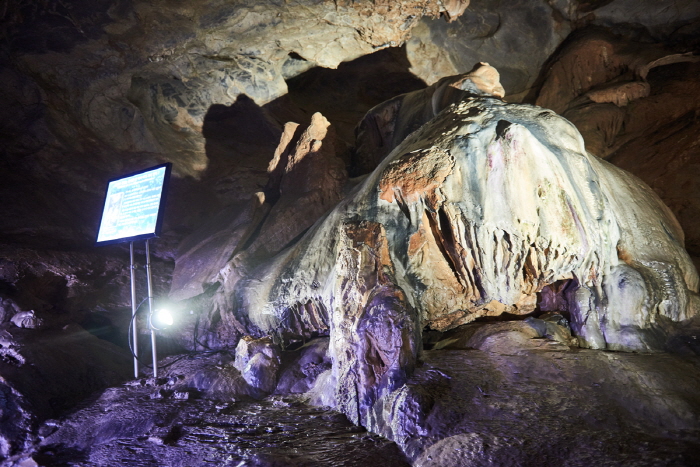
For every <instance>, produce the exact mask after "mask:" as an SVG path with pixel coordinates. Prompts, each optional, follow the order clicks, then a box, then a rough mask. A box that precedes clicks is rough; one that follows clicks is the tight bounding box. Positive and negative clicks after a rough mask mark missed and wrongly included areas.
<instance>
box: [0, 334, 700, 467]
mask: <svg viewBox="0 0 700 467" xmlns="http://www.w3.org/2000/svg"><path fill="white" fill-rule="evenodd" d="M542 322H544V321H542V320H526V321H500V322H492V323H479V324H475V325H467V326H464V327H461V328H459V329H457V330H455V331H452V332H449V333H446V334H439V335H438V334H433V335H432V336H426V346H427V347H428V348H429V349H430V350H425V351H424V352H423V356H422V363H421V364H420V366H419V367H418V368H417V370H416V372H415V374H414V375H413V377H412V378H411V379H410V380H409V382H408V383H407V384H406V385H405V386H404V387H403V388H402V389H401V390H400V391H399V392H400V394H401V397H393V396H388V397H386V399H385V401H386V402H388V403H390V404H391V405H392V408H391V409H390V410H393V412H394V413H393V421H392V423H391V426H390V427H388V431H387V427H385V431H387V432H391V433H392V436H393V438H394V439H395V440H396V443H393V442H391V441H389V440H387V439H385V438H382V437H380V436H378V435H374V434H370V433H368V432H366V431H365V430H364V428H361V427H356V426H355V425H353V424H351V423H350V422H349V421H348V420H347V418H346V417H345V416H344V415H342V414H340V413H338V412H336V411H334V410H332V409H330V408H329V407H322V406H315V407H314V406H310V405H308V402H309V401H313V400H314V397H317V396H318V391H319V390H322V389H323V388H322V387H321V388H319V387H318V386H317V387H316V389H315V391H314V390H313V389H312V390H311V391H307V392H306V393H302V392H300V391H302V390H305V389H307V388H308V386H309V384H308V381H307V383H306V384H305V383H304V381H305V380H307V379H309V378H310V379H311V380H316V381H320V382H322V380H323V378H321V377H319V376H320V375H322V374H323V371H325V369H326V368H327V367H326V366H324V365H323V362H322V360H319V359H318V358H317V357H318V356H319V355H322V353H323V349H324V348H326V347H327V339H321V340H319V341H314V342H311V343H309V344H308V345H307V346H305V347H303V348H301V349H299V350H296V351H287V352H284V353H283V354H282V355H281V362H282V365H281V367H280V368H279V369H278V370H277V374H278V375H279V377H278V381H277V386H276V390H275V392H276V393H280V392H285V393H289V392H297V394H296V395H294V394H287V395H281V394H278V395H271V396H266V397H265V396H264V394H263V393H261V392H256V389H255V388H253V387H252V386H251V384H249V383H246V381H249V380H251V378H250V377H251V374H250V372H249V371H246V370H245V369H244V370H243V371H238V370H237V369H236V365H237V363H236V357H235V356H234V355H233V354H229V353H228V352H216V353H202V354H199V355H195V356H193V355H190V356H178V357H169V358H168V359H166V360H165V361H164V362H163V363H164V365H167V366H166V367H165V368H163V370H162V376H161V377H159V378H157V379H154V378H148V377H144V378H140V379H136V380H132V381H130V382H127V383H126V384H123V385H121V386H117V387H113V388H111V389H107V390H106V391H104V392H102V393H98V394H96V395H95V396H94V397H93V398H91V399H89V400H87V401H85V402H84V403H82V404H81V405H80V407H79V408H78V409H76V410H74V411H72V412H71V413H69V414H68V415H66V416H64V417H61V418H58V419H51V420H48V421H47V422H46V423H44V424H43V425H42V426H41V427H40V428H39V430H38V433H39V436H38V437H37V438H36V439H35V441H34V444H33V445H31V446H28V448H27V449H26V450H25V451H24V452H23V453H22V454H21V455H17V456H15V457H13V458H12V459H10V460H8V461H7V462H6V463H5V465H8V466H33V465H42V466H62V465H80V466H104V465H116V464H118V465H124V466H141V465H168V466H191V465H209V464H211V465H232V466H234V465H235V466H325V465H328V466H331V465H333V466H335V465H340V466H361V465H365V464H366V463H368V462H375V463H378V465H387V466H394V465H396V466H400V465H416V466H448V465H449V466H466V465H480V466H504V467H505V466H572V467H573V466H581V467H583V466H590V465H601V466H617V465H626V466H640V467H641V466H650V467H651V466H691V465H697V463H698V462H700V441H699V440H700V394H699V393H698V391H697V388H698V386H699V385H700V358H698V357H697V356H696V355H689V352H688V350H689V347H688V346H687V345H686V346H677V347H676V348H675V350H676V353H675V354H671V353H655V354H634V353H623V352H606V351H598V350H588V349H579V348H577V347H575V346H572V347H570V346H569V345H568V344H575V341H571V340H570V335H567V334H566V332H565V329H564V328H557V327H552V326H550V327H549V333H545V334H544V335H540V334H538V333H537V332H536V328H538V327H541V326H542ZM550 322H551V321H550ZM693 329H694V331H697V327H693ZM694 331H693V332H691V333H689V334H686V335H684V336H677V341H680V340H683V339H685V341H693V338H694V337H695V338H697V337H698V335H700V333H697V332H694ZM689 344H691V345H692V342H689ZM678 352H680V354H679V353H678ZM236 353H237V354H240V351H239V352H236ZM684 353H685V354H684ZM239 359H240V356H239ZM313 362H315V365H318V366H319V368H318V369H317V371H311V370H309V368H311V367H313V366H314V363H313ZM300 370H301V371H300ZM257 374H258V375H260V374H261V373H257ZM321 386H322V385H321ZM300 388H301V389H300ZM261 397H262V398H261ZM381 405H382V404H381V403H380V404H379V405H378V406H377V407H381ZM385 410H387V408H386V407H385ZM387 418H388V417H387ZM115 463H116V464H115Z"/></svg>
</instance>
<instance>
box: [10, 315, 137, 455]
mask: <svg viewBox="0 0 700 467" xmlns="http://www.w3.org/2000/svg"><path fill="white" fill-rule="evenodd" d="M2 328H3V329H0V374H1V375H2V377H1V378H0V394H1V395H2V400H3V403H2V405H1V406H0V420H1V421H2V423H0V459H2V458H7V457H9V456H11V455H15V454H17V453H19V452H22V451H24V450H26V449H28V448H29V447H30V446H31V445H32V444H33V443H34V442H35V441H36V434H37V432H36V429H37V428H38V425H39V424H40V423H41V422H43V421H44V420H46V419H49V418H54V417H58V416H60V415H62V414H63V413H65V411H66V410H67V409H69V408H72V407H74V406H75V404H77V403H78V402H80V401H81V400H82V399H84V398H85V397H87V396H89V395H90V394H91V393H93V392H95V391H97V390H99V389H103V388H104V387H107V386H110V385H113V384H117V383H119V382H121V381H122V380H123V379H125V378H127V377H128V376H129V374H131V371H132V366H131V365H132V358H131V356H130V355H129V354H128V352H126V351H124V350H123V349H121V348H119V347H117V346H116V345H114V344H111V343H109V342H107V341H105V340H103V339H98V338H97V337H95V336H94V335H92V334H90V333H89V332H87V331H85V330H84V329H83V328H81V327H80V326H78V325H77V324H72V325H68V326H66V327H65V328H63V329H22V328H17V327H14V326H9V323H7V324H4V325H3V326H2Z"/></svg>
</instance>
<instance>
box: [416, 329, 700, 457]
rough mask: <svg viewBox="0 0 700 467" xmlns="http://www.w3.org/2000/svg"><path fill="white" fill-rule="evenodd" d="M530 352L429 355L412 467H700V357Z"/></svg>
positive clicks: (541, 345)
mask: <svg viewBox="0 0 700 467" xmlns="http://www.w3.org/2000/svg"><path fill="white" fill-rule="evenodd" d="M527 345H528V347H529V348H523V347H519V346H515V347H511V348H510V349H508V348H506V349H505V350H504V351H503V352H484V351H479V350H432V351H427V352H425V353H424V355H423V360H424V365H423V367H422V368H419V369H418V370H417V371H416V374H415V375H414V377H413V380H412V382H411V385H418V386H420V387H422V388H423V389H422V399H423V400H425V399H426V394H430V396H429V398H430V400H431V401H432V403H431V409H430V412H429V414H428V416H427V417H426V418H425V419H424V420H423V421H422V422H421V426H422V429H423V432H424V435H423V436H421V437H416V438H413V439H409V440H408V441H407V442H406V443H405V445H404V449H405V451H406V452H407V453H408V454H409V455H410V457H412V458H413V464H414V465H417V466H440V465H489V466H504V467H505V466H510V465H521V466H569V467H574V466H576V467H586V466H594V465H595V466H620V465H624V466H639V467H641V466H649V467H651V466H696V465H700V359H699V358H698V357H697V356H679V355H672V354H667V353H656V354H635V353H624V352H609V351H601V350H587V349H578V348H572V349H568V350H562V347H561V346H557V347H556V348H557V350H555V351H551V350H548V349H547V347H551V341H547V340H545V339H540V340H537V339H533V340H531V341H530V343H529V344H527ZM426 446H427V447H426Z"/></svg>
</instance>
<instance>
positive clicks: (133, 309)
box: [129, 242, 139, 378]
mask: <svg viewBox="0 0 700 467" xmlns="http://www.w3.org/2000/svg"><path fill="white" fill-rule="evenodd" d="M129 253H130V255H129V256H130V258H131V262H130V267H129V269H130V271H131V322H132V325H133V328H132V338H133V341H134V346H133V349H132V350H133V352H134V378H138V377H139V342H138V338H139V332H138V329H136V266H134V242H131V243H130V246H129Z"/></svg>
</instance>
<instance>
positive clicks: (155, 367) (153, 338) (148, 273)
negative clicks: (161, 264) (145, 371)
mask: <svg viewBox="0 0 700 467" xmlns="http://www.w3.org/2000/svg"><path fill="white" fill-rule="evenodd" d="M146 277H148V327H149V328H151V353H152V354H153V377H154V378H157V377H158V355H157V353H156V330H155V328H154V327H153V323H151V320H152V319H153V311H154V310H153V281H152V279H151V252H150V249H149V246H148V239H147V240H146Z"/></svg>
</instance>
